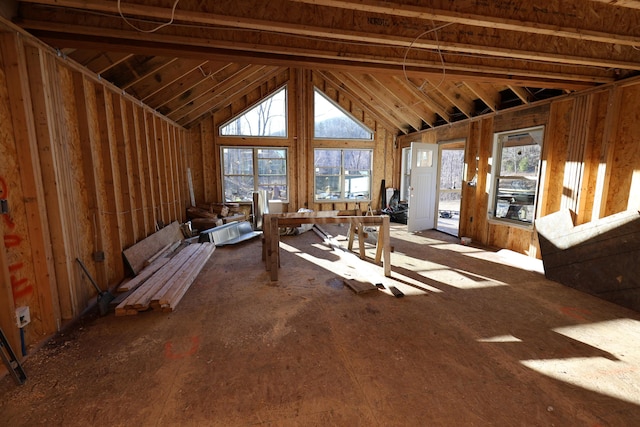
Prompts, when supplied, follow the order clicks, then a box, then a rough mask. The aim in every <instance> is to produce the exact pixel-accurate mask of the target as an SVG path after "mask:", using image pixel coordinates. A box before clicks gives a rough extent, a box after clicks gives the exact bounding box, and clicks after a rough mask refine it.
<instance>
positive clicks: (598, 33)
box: [291, 0, 640, 46]
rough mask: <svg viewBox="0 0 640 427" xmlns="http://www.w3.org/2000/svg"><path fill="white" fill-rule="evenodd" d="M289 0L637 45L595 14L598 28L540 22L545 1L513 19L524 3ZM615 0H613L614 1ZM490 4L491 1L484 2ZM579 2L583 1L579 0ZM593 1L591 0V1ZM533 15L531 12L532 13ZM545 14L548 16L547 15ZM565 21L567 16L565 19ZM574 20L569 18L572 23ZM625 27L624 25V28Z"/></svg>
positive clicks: (636, 38) (637, 38)
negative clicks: (485, 9)
mask: <svg viewBox="0 0 640 427" xmlns="http://www.w3.org/2000/svg"><path fill="white" fill-rule="evenodd" d="M291 1H293V2H299V3H308V4H314V5H321V6H330V7H337V8H342V9H348V10H357V11H367V12H370V13H380V14H385V15H390V16H402V17H407V18H418V19H424V20H432V21H440V22H451V23H455V24H464V25H470V26H474V27H486V28H499V29H502V30H509V31H519V32H525V33H529V34H541V35H548V36H556V37H564V38H569V39H576V40H589V41H594V42H599V43H609V44H621V45H627V46H638V45H640V34H631V32H619V31H620V30H621V28H620V27H618V28H616V27H615V23H613V24H612V25H611V26H610V27H609V28H603V27H602V25H601V24H600V25H598V24H597V19H598V17H597V16H596V17H595V18H594V22H596V23H595V24H593V25H591V27H592V28H600V29H599V30H594V29H590V28H589V27H588V26H587V25H586V23H585V25H584V26H566V25H559V24H556V23H549V22H544V21H543V18H548V17H554V16H553V15H556V14H557V13H555V11H554V10H550V8H549V7H548V5H547V2H545V4H544V5H540V6H537V5H536V2H530V3H529V4H528V5H526V6H529V7H531V10H532V12H537V13H536V14H535V16H536V17H539V18H540V19H539V20H538V21H533V20H526V19H513V13H514V11H520V12H521V11H522V9H524V8H525V5H522V4H513V3H512V4H508V3H505V7H504V8H502V10H500V9H498V8H494V9H492V12H493V14H492V15H489V14H478V13H468V12H461V11H458V10H456V9H455V3H459V2H445V3H443V4H449V5H452V6H451V7H450V9H436V8H435V7H431V6H429V7H427V6H416V5H411V4H406V3H399V2H395V1H380V0H291ZM614 1H615V0H614ZM487 3H488V4H489V5H491V2H487ZM568 3H570V2H568V1H565V2H564V4H563V6H564V7H565V8H567V9H570V8H569V7H567V6H568ZM580 3H582V4H583V6H582V7H584V2H582V1H581V2H580ZM594 3H595V2H594ZM597 3H603V2H597ZM575 4H576V5H577V7H580V5H579V4H578V3H575ZM474 5H475V6H476V7H475V8H474V10H477V9H479V8H481V3H479V2H477V3H474ZM532 14H533V13H532ZM547 15H548V16H547ZM566 17H567V18H570V17H571V16H570V14H569V13H567V14H566ZM566 20H568V19H566ZM573 21H574V20H572V22H573ZM625 29H627V28H625ZM634 29H636V30H637V28H634Z"/></svg>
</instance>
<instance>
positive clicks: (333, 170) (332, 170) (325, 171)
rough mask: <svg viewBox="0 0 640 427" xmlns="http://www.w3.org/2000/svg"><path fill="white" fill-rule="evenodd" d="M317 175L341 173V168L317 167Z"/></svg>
mask: <svg viewBox="0 0 640 427" xmlns="http://www.w3.org/2000/svg"><path fill="white" fill-rule="evenodd" d="M316 175H317V176H322V175H340V168H316Z"/></svg>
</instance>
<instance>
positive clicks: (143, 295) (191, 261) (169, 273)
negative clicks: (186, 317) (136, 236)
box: [115, 242, 215, 316]
mask: <svg viewBox="0 0 640 427" xmlns="http://www.w3.org/2000/svg"><path fill="white" fill-rule="evenodd" d="M214 250H215V245H214V244H213V243H210V242H204V243H194V244H191V245H188V246H186V247H185V248H184V249H182V250H181V251H180V252H178V253H177V254H176V255H174V256H173V257H172V258H167V257H159V258H157V259H155V260H154V261H153V262H151V263H150V264H149V265H148V266H147V267H145V268H144V269H143V270H142V271H141V272H140V274H138V275H137V276H136V277H134V278H133V279H131V280H129V281H128V282H126V285H127V287H128V289H132V291H131V292H130V293H129V294H128V295H127V297H126V298H124V299H123V300H122V301H121V302H120V304H118V306H117V307H116V310H115V311H116V316H125V315H133V314H138V312H140V311H146V310H149V309H153V310H155V311H162V312H171V311H173V310H175V308H176V306H177V305H178V303H179V302H180V300H181V299H182V297H183V296H184V295H185V293H186V292H187V290H188V289H189V287H190V286H191V284H192V283H193V282H194V280H195V279H196V277H197V276H198V274H199V273H200V270H202V267H204V265H205V263H206V262H207V260H209V258H210V257H211V254H213V251H214Z"/></svg>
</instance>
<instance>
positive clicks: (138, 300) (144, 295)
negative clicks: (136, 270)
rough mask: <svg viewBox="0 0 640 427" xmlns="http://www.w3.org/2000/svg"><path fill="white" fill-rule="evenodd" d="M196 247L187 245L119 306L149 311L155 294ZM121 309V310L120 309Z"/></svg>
mask: <svg viewBox="0 0 640 427" xmlns="http://www.w3.org/2000/svg"><path fill="white" fill-rule="evenodd" d="M196 246H197V245H189V246H187V247H186V248H184V249H183V250H182V251H180V252H179V253H178V254H177V255H176V256H174V257H173V258H171V260H170V261H169V262H168V263H166V264H165V265H164V266H163V267H162V268H160V269H158V270H157V271H156V272H155V273H154V274H153V275H152V276H151V277H149V278H148V279H147V280H146V281H145V282H144V285H143V286H139V287H138V289H136V290H135V291H134V292H133V293H132V294H131V295H129V297H128V298H127V299H125V300H124V301H123V302H122V303H120V304H121V306H122V307H124V308H135V309H136V310H139V311H144V310H147V309H149V307H150V304H151V299H152V298H153V296H154V295H155V294H156V292H157V291H158V290H159V289H161V288H162V287H163V286H165V285H166V284H167V281H169V280H171V278H172V277H173V276H174V275H175V274H176V272H177V271H178V270H179V269H180V268H181V267H182V265H183V264H184V263H185V261H186V260H188V259H189V257H190V256H191V255H192V254H193V253H194V252H195V251H196V249H197V247H196ZM122 307H121V308H122Z"/></svg>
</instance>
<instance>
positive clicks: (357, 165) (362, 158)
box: [344, 150, 371, 171]
mask: <svg viewBox="0 0 640 427" xmlns="http://www.w3.org/2000/svg"><path fill="white" fill-rule="evenodd" d="M344 168H345V169H346V170H358V169H359V170H367V171H369V170H371V151H370V150H344Z"/></svg>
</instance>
